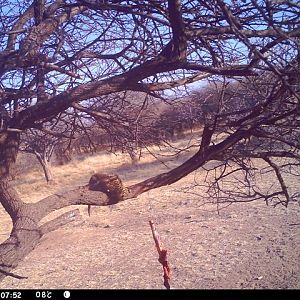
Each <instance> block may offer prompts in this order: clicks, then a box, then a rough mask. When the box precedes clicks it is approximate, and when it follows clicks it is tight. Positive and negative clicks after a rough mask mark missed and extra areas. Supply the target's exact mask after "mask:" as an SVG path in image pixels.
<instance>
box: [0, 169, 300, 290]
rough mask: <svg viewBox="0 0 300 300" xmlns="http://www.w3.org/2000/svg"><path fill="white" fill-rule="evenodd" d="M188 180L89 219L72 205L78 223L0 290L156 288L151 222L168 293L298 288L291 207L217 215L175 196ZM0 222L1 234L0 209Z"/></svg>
mask: <svg viewBox="0 0 300 300" xmlns="http://www.w3.org/2000/svg"><path fill="white" fill-rule="evenodd" d="M137 168H138V167H137ZM136 171H137V174H140V175H141V177H143V176H146V175H147V172H145V170H142V169H140V170H138V169H137V170H136ZM121 173H122V172H121ZM124 174H125V173H124ZM121 175H122V174H121ZM124 176H125V175H124ZM125 177H126V176H125ZM193 178H194V177H193V174H191V175H189V176H187V177H185V178H184V179H182V180H181V181H179V182H177V183H175V184H173V185H171V186H167V187H163V188H159V189H156V190H152V191H150V192H147V193H144V194H143V195H141V196H140V197H138V198H137V199H134V200H129V201H125V202H123V203H119V204H117V205H115V206H112V207H93V208H92V215H91V217H88V215H87V208H86V207H80V210H81V214H82V217H83V219H82V220H80V221H77V222H76V223H70V224H68V225H66V226H64V227H62V228H61V229H59V230H57V231H54V232H51V233H49V234H47V235H45V236H44V237H43V238H42V239H41V241H40V243H39V245H38V246H37V247H36V248H35V249H34V250H33V251H32V252H31V253H30V254H29V255H28V256H27V257H26V258H25V259H24V261H23V262H21V263H20V264H19V266H18V267H17V268H16V269H15V270H14V273H16V274H18V275H22V276H28V279H22V280H19V279H14V278H11V277H6V278H5V279H4V280H3V281H2V282H1V283H0V288H13V289H16V288H20V289H24V288H25V289H28V288H34V289H39V288H43V289H49V288H51V289H164V286H163V273H162V266H161V265H160V264H159V262H158V261H157V259H158V255H157V252H156V249H155V246H154V241H153V238H152V234H151V230H150V226H149V223H148V222H149V219H152V220H153V221H154V223H155V225H156V228H157V230H158V232H159V234H160V236H161V239H162V241H163V243H164V246H165V248H167V250H168V256H169V262H170V266H171V270H172V279H171V287H172V288H175V289H224V288H225V289H299V288H300V246H299V245H300V206H299V204H298V203H296V202H295V203H291V204H290V205H289V207H288V208H284V207H282V206H277V207H276V208H274V207H271V206H267V205H266V204H265V203H264V202H251V203H244V204H234V205H230V206H229V207H227V208H225V209H222V210H221V211H220V212H219V214H218V213H217V211H216V207H215V206H213V205H204V206H203V205H202V201H201V197H199V196H198V195H194V196H192V195H189V196H187V195H186V194H185V193H183V192H181V191H180V187H182V186H184V185H187V184H190V183H191V182H192V181H193ZM127 179H128V178H127ZM141 179H142V178H141ZM128 181H130V180H128ZM29 197H30V196H29V195H28V198H29ZM73 208H74V207H73ZM1 218H2V221H1V224H0V225H1V227H2V228H1V231H2V232H1V233H3V232H4V234H6V235H7V234H8V233H9V230H8V228H9V226H10V225H9V221H8V219H7V218H6V217H5V216H4V212H3V211H2V213H1ZM5 218H6V219H5ZM4 234H2V236H1V239H2V240H3V239H4V236H3V235H4Z"/></svg>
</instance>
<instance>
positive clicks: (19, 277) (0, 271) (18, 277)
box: [0, 269, 28, 279]
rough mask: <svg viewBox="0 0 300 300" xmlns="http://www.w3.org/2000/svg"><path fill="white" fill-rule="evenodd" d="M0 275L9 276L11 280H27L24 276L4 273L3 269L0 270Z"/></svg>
mask: <svg viewBox="0 0 300 300" xmlns="http://www.w3.org/2000/svg"><path fill="white" fill-rule="evenodd" d="M0 273H2V274H4V275H6V276H11V277H13V278H17V279H27V278H28V277H26V276H20V275H17V274H14V273H11V272H8V271H5V270H3V269H0Z"/></svg>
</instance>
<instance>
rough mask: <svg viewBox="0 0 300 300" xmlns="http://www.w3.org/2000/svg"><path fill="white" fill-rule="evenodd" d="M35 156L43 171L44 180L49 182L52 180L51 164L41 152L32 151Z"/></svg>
mask: <svg viewBox="0 0 300 300" xmlns="http://www.w3.org/2000/svg"><path fill="white" fill-rule="evenodd" d="M34 154H35V156H36V157H37V159H38V161H39V163H40V164H41V166H42V168H43V171H44V175H45V178H46V181H47V182H48V183H49V182H51V181H52V180H53V175H52V172H51V166H50V163H49V162H48V160H47V158H46V157H45V155H42V154H41V153H39V152H37V151H34Z"/></svg>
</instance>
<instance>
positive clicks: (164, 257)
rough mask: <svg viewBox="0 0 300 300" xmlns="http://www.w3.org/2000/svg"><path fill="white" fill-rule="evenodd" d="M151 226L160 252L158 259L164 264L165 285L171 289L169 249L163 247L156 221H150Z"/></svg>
mask: <svg viewBox="0 0 300 300" xmlns="http://www.w3.org/2000/svg"><path fill="white" fill-rule="evenodd" d="M149 224H150V227H151V231H152V235H153V239H154V242H155V246H156V249H157V252H158V255H159V257H158V261H159V262H160V263H161V264H162V266H163V270H164V286H165V287H166V289H168V290H169V289H170V282H169V280H170V278H171V277H170V276H171V270H170V266H169V262H168V260H167V250H166V249H164V248H163V245H162V243H161V241H160V238H159V235H158V233H157V231H156V229H155V227H154V223H153V221H152V220H150V221H149Z"/></svg>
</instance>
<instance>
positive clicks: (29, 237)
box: [0, 132, 40, 279]
mask: <svg viewBox="0 0 300 300" xmlns="http://www.w3.org/2000/svg"><path fill="white" fill-rule="evenodd" d="M18 147H19V134H18V133H15V132H8V133H3V134H2V136H1V139H0V202H1V204H2V205H3V207H4V208H5V210H6V211H7V213H8V214H9V215H10V217H11V219H12V222H13V229H12V231H11V234H10V237H9V238H8V239H7V240H6V241H4V242H3V243H2V244H1V245H0V279H1V278H3V277H4V276H6V275H8V274H9V271H10V270H11V269H12V268H14V267H15V266H16V264H17V263H18V262H19V261H20V260H22V259H23V258H24V257H25V256H26V255H27V254H28V253H29V252H30V251H31V250H32V249H33V248H34V246H35V245H36V243H37V242H38V240H39V239H40V234H39V232H38V231H37V223H36V221H35V217H34V214H33V213H32V211H31V210H30V205H29V204H26V203H24V202H23V201H22V200H21V199H20V198H19V196H18V194H17V193H16V191H15V190H14V188H13V187H12V186H11V183H10V181H9V175H10V174H9V173H10V169H11V167H12V166H13V165H14V164H15V161H16V157H17V153H18Z"/></svg>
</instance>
